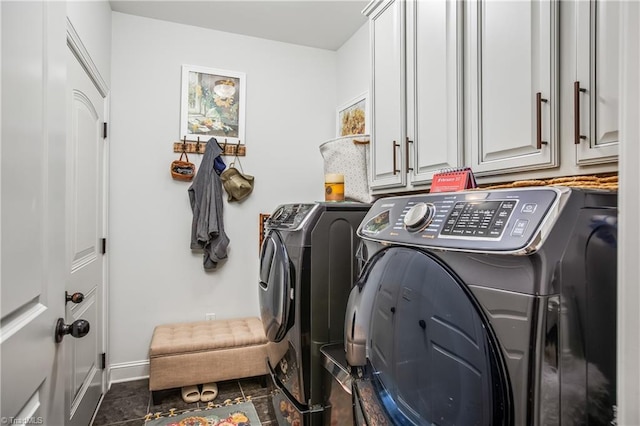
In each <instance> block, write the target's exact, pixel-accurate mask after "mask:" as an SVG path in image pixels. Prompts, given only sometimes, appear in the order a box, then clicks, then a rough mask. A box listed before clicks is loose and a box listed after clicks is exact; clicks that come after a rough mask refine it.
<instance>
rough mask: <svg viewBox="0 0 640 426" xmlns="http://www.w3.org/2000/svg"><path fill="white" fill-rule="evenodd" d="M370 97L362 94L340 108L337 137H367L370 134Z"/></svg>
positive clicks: (338, 111)
mask: <svg viewBox="0 0 640 426" xmlns="http://www.w3.org/2000/svg"><path fill="white" fill-rule="evenodd" d="M368 98H369V96H368V93H367V92H365V93H362V94H361V95H359V96H356V97H355V98H353V99H352V100H351V101H349V102H347V103H346V104H344V105H342V106H340V107H338V109H337V117H336V136H337V137H342V136H352V135H366V134H368V133H369V99H368Z"/></svg>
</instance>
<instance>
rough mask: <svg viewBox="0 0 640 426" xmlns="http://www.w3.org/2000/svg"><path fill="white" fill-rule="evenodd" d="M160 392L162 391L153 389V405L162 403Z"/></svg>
mask: <svg viewBox="0 0 640 426" xmlns="http://www.w3.org/2000/svg"><path fill="white" fill-rule="evenodd" d="M160 393H161V392H160V391H151V402H152V404H153V405H160V402H161V401H162V397H161V396H160Z"/></svg>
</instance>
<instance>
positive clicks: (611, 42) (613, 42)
mask: <svg viewBox="0 0 640 426" xmlns="http://www.w3.org/2000/svg"><path fill="white" fill-rule="evenodd" d="M576 7H577V22H576V24H577V58H576V60H577V63H576V67H577V73H576V74H577V76H576V83H577V84H574V120H576V121H574V126H575V129H574V133H575V135H574V143H575V144H576V158H577V163H578V164H593V163H602V162H611V161H617V159H618V144H619V134H618V118H619V107H618V106H619V99H618V88H619V85H620V82H619V69H620V65H619V57H620V55H619V51H620V39H619V28H620V2H618V1H594V0H592V1H579V2H578V3H577V5H576ZM576 117H577V119H576Z"/></svg>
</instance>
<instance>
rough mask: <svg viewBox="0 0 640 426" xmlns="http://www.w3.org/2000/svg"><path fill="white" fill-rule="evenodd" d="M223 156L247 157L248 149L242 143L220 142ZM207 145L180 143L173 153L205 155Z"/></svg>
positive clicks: (190, 142)
mask: <svg viewBox="0 0 640 426" xmlns="http://www.w3.org/2000/svg"><path fill="white" fill-rule="evenodd" d="M218 144H219V145H220V148H222V154H221V155H225V156H236V155H237V156H238V157H245V156H246V155H247V147H246V146H245V145H244V144H241V143H240V142H237V143H230V142H220V141H218ZM206 146H207V144H206V143H205V142H193V141H185V140H183V141H180V142H174V143H173V152H183V150H184V152H186V153H187V154H204V152H205V149H206Z"/></svg>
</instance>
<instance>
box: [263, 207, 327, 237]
mask: <svg viewBox="0 0 640 426" xmlns="http://www.w3.org/2000/svg"><path fill="white" fill-rule="evenodd" d="M317 207H318V204H314V203H307V204H283V205H281V206H278V207H277V208H276V209H275V211H274V212H273V213H272V214H271V217H269V219H268V220H267V223H266V226H267V228H270V229H287V230H294V229H298V228H299V227H301V226H302V223H303V222H304V220H305V218H307V217H308V216H309V215H310V214H311V212H312V211H313V210H314V209H316V208H317Z"/></svg>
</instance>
